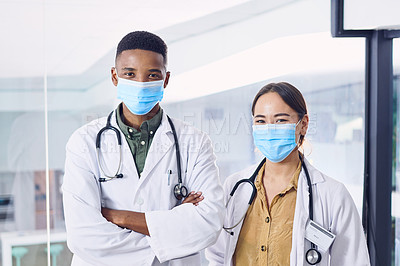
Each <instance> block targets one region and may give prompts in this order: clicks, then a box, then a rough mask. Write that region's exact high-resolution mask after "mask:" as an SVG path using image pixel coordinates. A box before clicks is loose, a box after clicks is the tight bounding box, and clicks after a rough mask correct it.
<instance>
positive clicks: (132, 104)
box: [117, 77, 164, 115]
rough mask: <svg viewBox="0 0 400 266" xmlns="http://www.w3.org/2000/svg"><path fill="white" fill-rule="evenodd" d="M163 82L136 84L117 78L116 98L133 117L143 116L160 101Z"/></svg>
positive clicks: (135, 82)
mask: <svg viewBox="0 0 400 266" xmlns="http://www.w3.org/2000/svg"><path fill="white" fill-rule="evenodd" d="M163 96H164V80H157V81H150V82H138V81H133V80H129V79H123V78H120V77H119V78H118V84H117V98H118V99H120V100H122V101H123V102H124V104H125V105H126V107H128V109H129V111H131V112H132V113H133V114H135V115H145V114H147V113H148V112H150V111H151V109H153V107H154V106H155V105H156V104H157V103H158V102H160V101H161V100H162V98H163Z"/></svg>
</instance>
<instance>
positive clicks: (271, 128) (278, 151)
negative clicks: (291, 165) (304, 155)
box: [253, 120, 301, 163]
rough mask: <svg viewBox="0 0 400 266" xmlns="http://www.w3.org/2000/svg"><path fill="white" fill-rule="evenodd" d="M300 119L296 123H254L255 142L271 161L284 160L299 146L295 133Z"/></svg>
mask: <svg viewBox="0 0 400 266" xmlns="http://www.w3.org/2000/svg"><path fill="white" fill-rule="evenodd" d="M300 121H301V120H300ZM300 121H299V122H297V123H296V124H264V125H253V138H254V144H255V145H256V147H257V148H258V149H259V150H260V151H261V153H262V154H263V155H264V156H265V157H267V159H268V160H270V161H271V162H273V163H279V162H282V161H283V160H284V159H285V158H286V157H288V156H289V154H290V153H291V152H292V151H293V150H294V148H295V147H296V146H297V143H296V134H295V133H296V126H297V125H298V124H299V123H300Z"/></svg>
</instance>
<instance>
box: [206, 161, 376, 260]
mask: <svg viewBox="0 0 400 266" xmlns="http://www.w3.org/2000/svg"><path fill="white" fill-rule="evenodd" d="M305 163H306V166H307V169H308V171H309V174H310V179H311V184H312V191H313V208H314V219H313V220H314V221H315V222H316V223H318V224H320V225H322V226H323V227H324V228H325V229H328V230H331V231H332V232H333V233H334V234H335V235H336V239H335V241H334V242H333V244H332V246H331V247H330V249H329V250H328V251H327V252H326V253H323V252H321V254H322V260H321V262H320V263H319V264H317V265H332V266H358V265H370V262H369V255H368V250H367V245H366V241H365V237H364V233H363V229H362V225H361V220H360V217H359V215H358V212H357V209H356V207H355V205H354V202H353V200H352V198H351V196H350V194H349V192H348V191H347V190H346V188H345V186H344V185H343V184H342V183H340V182H338V181H335V180H334V179H332V178H330V177H328V176H326V175H324V174H322V173H321V172H319V171H318V170H317V169H315V168H314V167H313V166H312V165H311V164H309V163H308V162H307V161H305ZM255 169H256V166H252V167H249V168H247V169H245V170H243V171H241V172H239V173H236V174H233V175H232V176H230V177H228V178H227V180H226V181H225V184H224V192H225V194H224V195H225V201H226V200H227V199H228V194H229V193H230V192H231V190H232V188H233V186H234V185H235V184H236V182H237V181H239V180H241V179H243V178H249V177H250V176H251V175H252V174H253V172H254V171H255ZM251 192H252V190H251V186H250V185H240V186H239V188H238V190H237V191H236V192H235V194H234V196H233V197H232V199H231V201H234V202H235V204H231V203H229V204H228V209H227V210H226V216H225V220H224V225H225V226H228V227H229V226H233V223H237V222H238V221H239V220H240V218H241V217H242V216H243V214H245V213H246V211H247V208H248V206H249V205H248V201H249V199H250V195H251ZM308 195H309V193H308V186H307V179H306V175H305V173H304V169H302V171H301V173H300V176H299V182H298V189H297V198H296V207H295V214H294V221H293V232H292V249H291V253H290V265H292V266H295V265H308V263H307V262H306V261H305V253H306V252H307V250H308V249H309V248H310V246H311V244H310V242H309V241H308V240H306V239H305V238H304V234H305V226H306V222H307V221H308V219H309V216H308V215H309V211H308V204H309V197H308ZM242 224H243V221H242V222H241V223H240V224H239V225H238V226H237V227H236V228H234V229H233V232H234V235H233V236H231V235H229V234H228V233H226V232H225V231H224V230H223V231H222V232H221V234H220V236H219V238H218V240H217V242H216V243H215V244H214V245H213V246H211V247H209V248H208V249H206V258H207V259H208V260H209V261H210V265H211V266H213V265H233V261H232V256H233V254H234V252H235V249H236V244H237V240H238V237H239V233H240V230H241V227H242Z"/></svg>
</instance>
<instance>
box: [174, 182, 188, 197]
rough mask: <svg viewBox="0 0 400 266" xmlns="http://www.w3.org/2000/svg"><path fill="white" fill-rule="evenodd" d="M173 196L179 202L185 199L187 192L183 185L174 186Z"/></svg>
mask: <svg viewBox="0 0 400 266" xmlns="http://www.w3.org/2000/svg"><path fill="white" fill-rule="evenodd" d="M174 195H175V198H176V199H177V200H181V199H183V198H186V196H187V195H188V190H187V188H186V187H185V186H184V185H182V183H179V184H176V185H175V187H174Z"/></svg>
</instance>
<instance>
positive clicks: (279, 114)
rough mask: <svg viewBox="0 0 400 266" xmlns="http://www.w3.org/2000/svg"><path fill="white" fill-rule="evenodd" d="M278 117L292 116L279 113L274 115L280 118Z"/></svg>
mask: <svg viewBox="0 0 400 266" xmlns="http://www.w3.org/2000/svg"><path fill="white" fill-rule="evenodd" d="M278 116H290V115H289V114H287V113H278V114H275V115H274V117H278Z"/></svg>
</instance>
